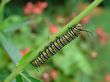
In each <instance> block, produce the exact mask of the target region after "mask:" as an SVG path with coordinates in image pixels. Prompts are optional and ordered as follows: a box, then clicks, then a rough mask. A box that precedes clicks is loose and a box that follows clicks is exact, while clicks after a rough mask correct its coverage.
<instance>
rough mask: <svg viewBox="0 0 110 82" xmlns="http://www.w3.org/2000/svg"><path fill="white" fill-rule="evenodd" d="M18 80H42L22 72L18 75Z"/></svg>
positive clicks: (21, 81) (28, 81)
mask: <svg viewBox="0 0 110 82" xmlns="http://www.w3.org/2000/svg"><path fill="white" fill-rule="evenodd" d="M16 82H42V81H40V80H39V79H36V78H33V77H31V76H29V75H25V74H23V73H21V74H20V75H18V76H17V77H16Z"/></svg>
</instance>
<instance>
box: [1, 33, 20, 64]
mask: <svg viewBox="0 0 110 82" xmlns="http://www.w3.org/2000/svg"><path fill="white" fill-rule="evenodd" d="M0 43H1V45H2V46H3V48H4V49H5V51H6V52H7V53H8V55H9V56H10V58H11V59H12V61H13V62H14V63H15V64H16V63H17V62H18V61H19V60H20V59H21V54H20V52H19V50H18V49H17V47H16V46H15V44H14V43H13V42H12V41H11V40H10V38H9V37H6V36H5V35H4V34H3V33H0Z"/></svg>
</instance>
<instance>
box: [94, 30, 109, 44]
mask: <svg viewBox="0 0 110 82" xmlns="http://www.w3.org/2000/svg"><path fill="white" fill-rule="evenodd" d="M96 34H97V36H98V38H99V41H100V44H101V45H104V44H105V43H106V42H107V41H108V39H109V37H108V35H107V33H106V32H105V31H104V30H103V28H97V29H96Z"/></svg>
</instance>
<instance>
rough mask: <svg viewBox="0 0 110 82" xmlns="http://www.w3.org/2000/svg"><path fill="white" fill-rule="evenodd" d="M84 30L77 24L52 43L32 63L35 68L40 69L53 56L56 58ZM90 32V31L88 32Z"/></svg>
mask: <svg viewBox="0 0 110 82" xmlns="http://www.w3.org/2000/svg"><path fill="white" fill-rule="evenodd" d="M82 31H86V30H83V28H82V25H81V24H77V25H75V26H73V27H72V28H69V29H68V31H67V32H66V33H65V34H63V35H61V36H59V37H57V38H56V39H55V40H54V41H52V42H50V43H49V45H47V46H46V47H45V48H44V50H42V51H40V52H39V55H38V56H37V57H36V58H34V59H33V60H32V61H31V64H32V65H33V66H34V67H39V66H41V65H42V64H44V63H45V62H46V61H47V60H48V59H49V58H50V57H51V56H54V55H55V54H56V53H57V52H58V51H60V50H61V49H62V48H63V47H64V46H65V45H67V44H68V43H70V42H71V41H72V40H73V39H75V38H76V37H78V36H79V35H80V33H81V32H82ZM86 32H89V31H86Z"/></svg>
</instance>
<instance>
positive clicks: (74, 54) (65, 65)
mask: <svg viewBox="0 0 110 82" xmlns="http://www.w3.org/2000/svg"><path fill="white" fill-rule="evenodd" d="M63 53H64V55H63V56H61V55H57V56H56V58H54V63H55V65H56V66H58V67H59V68H60V69H62V70H63V71H64V73H65V74H67V75H70V74H72V73H74V71H75V70H74V69H75V68H76V66H77V67H78V68H79V69H80V70H81V71H82V72H83V73H85V74H87V75H91V74H92V68H91V66H90V64H89V62H88V61H87V60H86V58H85V57H84V54H83V53H82V52H81V51H80V50H79V49H78V47H77V45H76V44H75V41H73V42H71V43H70V44H68V45H67V46H65V47H64V48H63ZM72 67H74V68H72ZM73 70H74V71H73Z"/></svg>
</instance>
